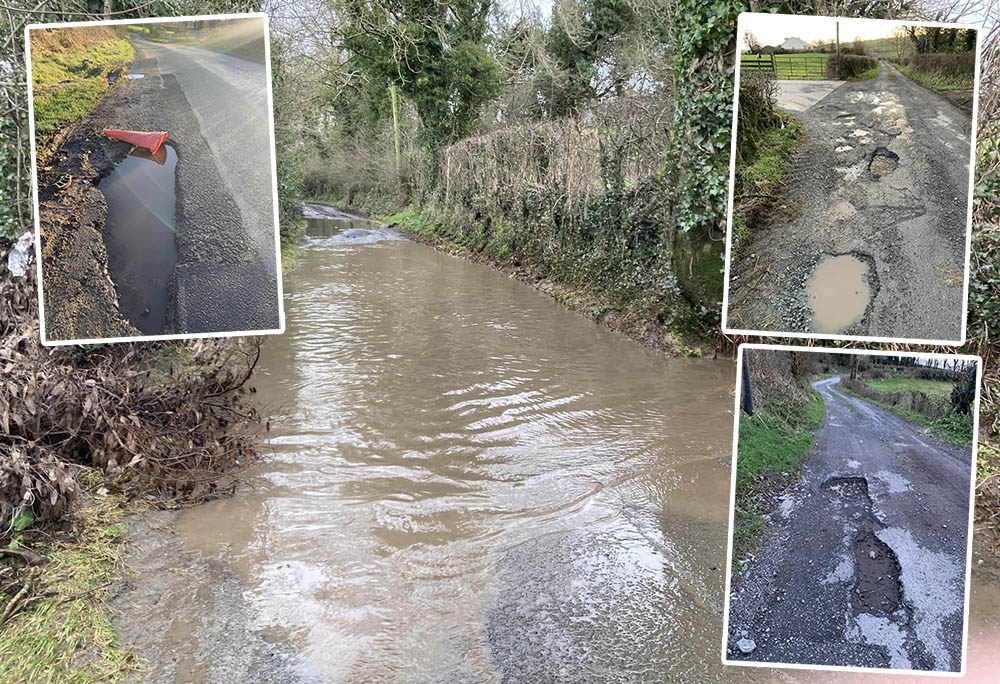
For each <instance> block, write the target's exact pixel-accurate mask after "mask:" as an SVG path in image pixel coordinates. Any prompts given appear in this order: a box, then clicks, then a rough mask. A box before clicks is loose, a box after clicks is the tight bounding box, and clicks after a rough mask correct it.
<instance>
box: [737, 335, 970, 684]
mask: <svg viewBox="0 0 1000 684" xmlns="http://www.w3.org/2000/svg"><path fill="white" fill-rule="evenodd" d="M738 366H739V371H738V372H739V379H738V383H737V392H736V395H737V410H736V413H737V420H736V426H735V429H734V432H735V434H734V452H735V458H734V460H735V467H734V473H733V495H732V496H733V498H732V509H731V521H730V548H729V557H728V560H729V573H728V575H727V580H726V593H727V598H726V608H725V618H724V624H725V627H724V635H723V646H722V659H723V661H724V662H725V663H726V664H727V665H762V666H765V665H766V666H768V667H770V666H775V665H792V666H803V665H811V666H817V667H823V666H837V667H851V668H863V669H871V670H875V671H936V672H955V673H958V672H962V671H964V658H965V624H966V619H967V610H968V578H969V558H970V549H971V546H970V542H971V525H972V505H971V502H972V493H973V482H974V478H973V468H974V464H975V445H976V427H977V424H976V423H977V407H978V387H979V374H980V360H979V358H978V357H974V356H951V355H939V354H897V355H885V354H879V353H868V352H851V351H845V350H824V349H812V350H805V349H803V348H801V347H768V346H765V345H743V346H741V348H740V357H739V364H738Z"/></svg>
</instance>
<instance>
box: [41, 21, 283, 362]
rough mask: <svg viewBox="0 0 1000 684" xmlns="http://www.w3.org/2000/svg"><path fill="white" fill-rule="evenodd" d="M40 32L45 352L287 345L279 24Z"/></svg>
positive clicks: (161, 24) (146, 24) (108, 26)
mask: <svg viewBox="0 0 1000 684" xmlns="http://www.w3.org/2000/svg"><path fill="white" fill-rule="evenodd" d="M25 34H26V41H27V54H28V66H29V79H28V80H29V84H30V93H29V94H30V100H31V113H32V124H33V125H32V148H33V152H34V157H35V159H34V161H35V179H36V199H37V207H36V211H35V216H36V229H37V231H38V239H37V240H36V245H37V250H38V265H39V282H40V285H41V286H40V288H39V297H40V311H41V334H42V342H43V343H44V344H60V343H79V342H96V341H102V342H107V341H123V340H134V339H141V338H156V339H166V338H174V337H190V336H216V335H227V334H263V333H276V332H280V331H281V330H282V328H283V315H282V307H281V296H280V295H281V283H280V273H281V268H280V263H279V259H280V256H279V250H278V233H277V209H276V207H277V202H276V192H277V186H276V182H275V166H274V142H273V124H272V117H271V90H270V84H271V76H270V74H271V72H270V67H269V54H268V50H269V43H268V31H267V18H266V16H265V15H263V14H259V15H258V14H254V15H230V16H227V17H223V18H218V17H211V18H198V17H195V18H185V19H171V20H169V21H160V20H143V21H129V22H93V23H75V24H52V25H32V26H29V27H28V28H27V29H26V31H25Z"/></svg>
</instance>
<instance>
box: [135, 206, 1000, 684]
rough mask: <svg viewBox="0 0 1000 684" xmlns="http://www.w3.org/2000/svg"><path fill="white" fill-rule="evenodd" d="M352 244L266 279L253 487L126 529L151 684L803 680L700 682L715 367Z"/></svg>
mask: <svg viewBox="0 0 1000 684" xmlns="http://www.w3.org/2000/svg"><path fill="white" fill-rule="evenodd" d="M314 218H319V217H314ZM363 226H364V224H361V225H359V224H357V223H356V222H355V223H351V222H350V219H348V220H347V222H344V223H341V224H340V230H336V229H334V227H332V226H331V225H324V226H314V227H311V228H310V230H311V231H316V232H317V233H319V234H321V235H323V237H319V238H312V239H309V240H308V242H307V245H306V247H305V248H304V249H303V250H302V253H301V255H300V259H299V265H298V266H297V267H296V269H295V270H293V271H292V272H290V273H289V274H287V275H286V276H285V294H286V312H287V332H286V333H285V334H284V335H281V336H276V337H272V338H269V339H268V341H267V344H266V345H265V348H264V356H263V357H262V358H261V363H260V365H259V366H258V371H257V373H256V374H255V379H256V381H255V384H256V387H257V389H258V394H257V396H258V397H259V398H260V400H261V403H262V408H263V410H265V411H266V412H267V415H270V416H271V432H270V434H269V440H268V442H267V444H265V445H263V450H264V451H265V454H266V455H267V458H266V459H265V460H264V461H263V462H262V463H260V464H258V465H257V466H256V467H255V469H254V470H253V471H252V472H251V473H250V475H251V476H252V477H253V479H252V481H251V483H250V484H248V485H247V486H245V487H243V488H242V489H240V491H238V492H237V493H236V495H235V496H233V497H232V498H228V499H222V500H218V501H214V502H211V503H209V504H205V505H203V506H199V507H196V508H192V509H187V510H185V511H182V512H180V513H179V514H170V517H157V518H153V519H151V520H150V519H147V520H146V521H145V522H144V523H141V524H140V525H138V526H137V528H135V529H134V532H133V535H132V540H131V543H130V548H132V549H133V551H132V552H131V554H130V559H129V564H130V566H131V567H132V568H133V571H134V572H135V573H136V575H135V578H134V581H133V582H132V583H131V587H130V588H129V590H128V591H127V592H126V593H124V594H123V595H122V596H120V597H119V599H118V600H117V603H116V605H117V607H118V610H119V611H120V613H121V615H120V617H119V619H118V620H117V622H116V627H117V629H118V632H119V634H120V635H121V636H122V638H123V642H124V643H125V644H127V645H130V646H132V647H135V648H136V649H137V650H138V652H139V655H140V657H141V658H143V659H144V660H145V661H146V662H147V680H148V681H157V682H159V681H166V682H172V681H183V682H213V683H217V682H234V683H235V682H244V681H261V682H282V683H286V682H344V683H351V684H353V683H355V682H358V683H362V682H364V683H367V682H419V683H424V682H441V683H448V684H452V683H462V682H499V681H504V682H718V681H740V682H743V681H751V682H754V681H756V682H772V681H776V682H796V681H813V680H812V677H813V676H814V673H800V672H792V671H779V670H771V669H757V668H733V667H730V668H723V666H722V665H721V660H720V644H721V636H722V593H723V589H722V587H723V568H724V566H725V551H726V524H727V519H728V500H729V483H730V479H729V477H730V471H729V457H730V449H731V439H732V432H731V429H732V417H731V415H730V410H731V407H732V396H731V391H732V387H733V381H734V378H735V369H734V367H733V364H732V363H731V362H728V361H725V362H724V361H710V360H685V359H666V358H662V357H659V356H657V355H655V354H653V353H651V352H648V351H646V350H644V349H642V348H640V347H638V346H637V345H635V344H633V343H631V342H629V341H627V340H625V339H623V338H621V337H618V336H615V335H613V334H610V333H608V332H607V331H605V330H603V329H602V328H600V327H598V326H596V325H594V324H593V323H592V322H590V321H588V320H586V319H585V318H583V317H580V316H578V315H576V314H573V313H571V312H569V311H568V310H566V309H565V308H563V307H561V306H559V305H557V304H556V303H554V302H553V301H552V300H550V299H548V298H546V297H544V296H542V295H540V294H538V293H537V292H535V291H534V290H532V289H531V288H529V287H527V286H525V285H523V284H522V283H520V282H518V281H516V280H513V279H510V278H508V277H506V276H504V275H503V274H501V273H498V272H496V271H493V270H490V269H488V268H486V267H484V266H481V265H478V264H474V263H471V262H467V261H463V260H460V259H457V258H454V257H451V256H449V255H446V254H443V253H440V252H436V251H434V250H432V249H430V248H428V247H426V246H423V245H420V244H416V243H413V242H408V241H405V240H403V239H401V236H400V235H399V234H398V233H395V232H394V231H392V230H391V229H387V228H377V229H372V227H371V226H367V227H363ZM156 513H157V514H161V513H163V512H156ZM994 586H995V585H994ZM990 591H994V595H995V589H993V590H990ZM993 605H996V601H994V603H993ZM981 619H985V620H986V621H987V622H986V623H982V622H979V623H977V622H976V620H975V619H974V620H973V623H972V624H973V628H974V629H976V628H978V629H982V630H985V631H986V632H987V633H988V634H996V627H995V623H992V622H989V621H990V620H993V619H994V616H993V614H992V613H989V614H984V615H983V616H982V618H981ZM977 624H978V625H979V627H977ZM983 624H985V625H986V627H983V626H982V625H983ZM984 643H988V642H984ZM827 681H832V679H829V680H827ZM838 681H839V680H838ZM845 681H846V680H845Z"/></svg>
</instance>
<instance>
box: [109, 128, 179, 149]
mask: <svg viewBox="0 0 1000 684" xmlns="http://www.w3.org/2000/svg"><path fill="white" fill-rule="evenodd" d="M104 135H106V136H108V137H109V138H114V139H115V140H123V141H125V142H127V143H132V144H133V145H136V146H138V147H145V148H147V149H148V150H149V151H150V152H152V153H154V154H155V153H156V152H157V150H159V149H160V146H161V145H163V142H164V141H165V140H166V139H167V132H166V131H159V132H156V133H145V132H143V131H122V130H118V129H117V128H105V129H104Z"/></svg>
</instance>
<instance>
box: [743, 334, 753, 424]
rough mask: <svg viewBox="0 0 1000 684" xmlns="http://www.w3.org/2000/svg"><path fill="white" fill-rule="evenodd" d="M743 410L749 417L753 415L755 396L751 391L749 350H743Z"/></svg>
mask: <svg viewBox="0 0 1000 684" xmlns="http://www.w3.org/2000/svg"><path fill="white" fill-rule="evenodd" d="M742 399H743V401H742V404H743V410H744V411H746V414H747V415H748V416H752V415H753V394H752V393H751V391H750V368H749V366H748V365H747V350H746V349H744V350H743V397H742Z"/></svg>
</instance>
